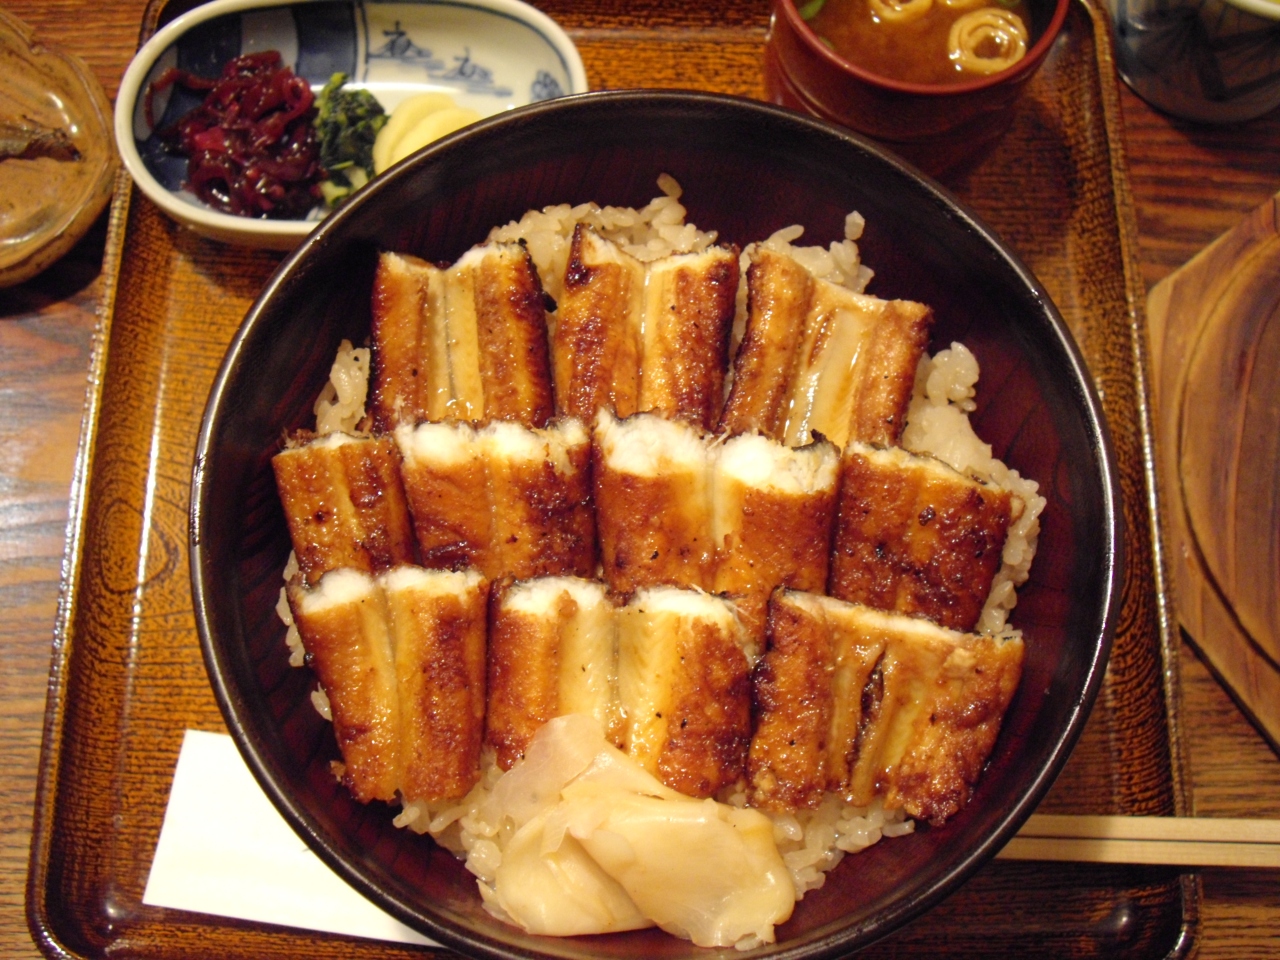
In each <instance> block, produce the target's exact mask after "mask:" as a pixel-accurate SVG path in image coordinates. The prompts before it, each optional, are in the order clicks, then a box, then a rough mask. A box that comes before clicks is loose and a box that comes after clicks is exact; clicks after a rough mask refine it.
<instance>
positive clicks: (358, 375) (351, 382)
mask: <svg viewBox="0 0 1280 960" xmlns="http://www.w3.org/2000/svg"><path fill="white" fill-rule="evenodd" d="M369 357H370V350H369V348H368V347H353V346H352V345H351V341H350V340H343V341H342V343H341V344H339V346H338V354H337V356H335V357H334V358H333V366H332V367H330V368H329V380H328V382H326V383H325V385H324V389H323V390H321V391H320V396H318V397H317V398H316V405H315V415H316V433H319V434H321V435H325V434H330V433H338V432H342V433H351V432H353V431H355V430H356V429H357V427H358V426H359V424H360V421H361V420H363V419H364V404H365V400H366V399H367V397H368V394H369Z"/></svg>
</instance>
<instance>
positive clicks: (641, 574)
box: [592, 408, 715, 593]
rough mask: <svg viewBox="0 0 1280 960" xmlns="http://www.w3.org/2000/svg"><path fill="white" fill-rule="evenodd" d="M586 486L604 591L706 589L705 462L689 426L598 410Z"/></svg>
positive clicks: (710, 561)
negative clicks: (590, 492) (672, 587)
mask: <svg viewBox="0 0 1280 960" xmlns="http://www.w3.org/2000/svg"><path fill="white" fill-rule="evenodd" d="M592 481H593V484H594V486H595V503H596V527H597V535H598V537H599V541H600V561H601V565H602V567H603V571H604V579H605V582H606V583H608V584H609V586H610V588H611V589H613V590H614V591H616V592H618V593H630V592H631V591H633V590H635V589H637V588H639V587H647V586H654V585H657V584H674V585H677V586H684V587H699V588H701V589H704V590H710V589H712V588H713V586H714V579H715V544H714V541H713V539H712V536H713V531H712V513H713V511H712V499H711V489H712V472H711V456H710V452H709V449H708V447H707V444H706V442H705V441H704V439H703V437H702V435H701V434H700V433H699V432H698V430H697V429H696V428H695V427H693V426H692V425H691V424H688V423H686V422H683V421H678V420H668V419H666V418H664V417H660V416H658V415H656V414H650V413H641V414H636V415H634V416H631V417H628V418H627V419H625V420H617V419H615V418H614V416H613V415H612V414H611V413H610V412H609V410H608V409H607V408H604V409H602V410H601V411H600V413H599V416H598V417H597V419H596V427H595V434H594V438H593V442H592Z"/></svg>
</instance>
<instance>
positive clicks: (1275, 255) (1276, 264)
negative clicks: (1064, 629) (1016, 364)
mask: <svg viewBox="0 0 1280 960" xmlns="http://www.w3.org/2000/svg"><path fill="white" fill-rule="evenodd" d="M1147 314H1148V317H1149V318H1150V334H1151V344H1152V347H1151V356H1152V369H1153V370H1154V371H1155V375H1156V379H1155V385H1156V398H1157V404H1156V409H1157V412H1158V417H1157V420H1158V435H1159V438H1160V463H1159V468H1160V471H1161V480H1162V482H1163V484H1164V492H1165V494H1166V496H1167V498H1168V499H1167V505H1168V511H1167V513H1166V517H1167V520H1168V525H1169V534H1170V537H1171V545H1172V546H1173V552H1172V567H1173V572H1174V578H1175V584H1176V588H1177V593H1176V595H1177V610H1178V617H1179V619H1180V621H1181V624H1182V627H1183V628H1184V629H1185V631H1186V632H1187V634H1188V638H1189V639H1190V640H1191V642H1192V643H1193V644H1194V645H1195V646H1196V648H1197V649H1198V650H1199V651H1200V652H1201V654H1202V655H1203V656H1204V659H1205V660H1206V661H1207V662H1208V664H1209V665H1210V667H1211V668H1212V670H1213V671H1214V673H1216V674H1217V675H1218V678H1219V679H1220V680H1221V681H1222V683H1223V684H1224V685H1225V686H1226V688H1227V690H1228V691H1229V692H1230V693H1231V694H1232V696H1233V697H1234V698H1235V699H1236V701H1237V702H1238V703H1239V704H1240V707H1241V709H1242V710H1243V711H1244V712H1245V713H1246V714H1247V715H1248V716H1249V717H1250V718H1251V719H1252V720H1253V721H1254V723H1255V724H1256V725H1257V727H1258V729H1259V730H1260V731H1261V732H1262V735H1263V736H1264V737H1265V738H1266V739H1267V741H1268V742H1269V743H1270V744H1271V746H1272V748H1273V749H1276V750H1280V390H1277V386H1276V379H1275V370H1276V368H1277V365H1278V364H1280V196H1278V197H1273V198H1272V199H1271V200H1270V201H1268V202H1267V203H1265V204H1263V205H1262V206H1261V207H1259V208H1258V209H1256V210H1255V211H1253V213H1251V214H1250V215H1249V216H1248V217H1247V218H1246V219H1245V220H1244V221H1243V222H1242V223H1241V224H1240V225H1239V226H1237V227H1236V228H1235V229H1233V230H1231V231H1230V232H1228V233H1226V234H1225V235H1223V236H1222V237H1220V238H1219V239H1218V240H1216V241H1215V242H1214V243H1212V244H1211V245H1210V246H1208V247H1207V248H1206V249H1204V250H1202V251H1201V252H1200V253H1199V254H1197V255H1196V256H1195V257H1194V258H1193V259H1192V260H1191V261H1190V262H1189V263H1187V264H1186V265H1185V266H1183V267H1181V268H1180V269H1178V270H1177V271H1175V272H1174V273H1172V274H1170V275H1169V276H1168V277H1166V278H1165V279H1164V280H1162V281H1160V282H1159V283H1158V284H1156V285H1155V286H1154V287H1153V288H1152V289H1151V293H1150V295H1149V297H1148V301H1147Z"/></svg>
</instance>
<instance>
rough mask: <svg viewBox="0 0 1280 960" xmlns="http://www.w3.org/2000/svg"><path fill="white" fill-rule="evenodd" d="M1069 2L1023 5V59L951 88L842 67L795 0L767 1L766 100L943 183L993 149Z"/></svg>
mask: <svg viewBox="0 0 1280 960" xmlns="http://www.w3.org/2000/svg"><path fill="white" fill-rule="evenodd" d="M1071 2H1072V0H1027V6H1028V7H1029V9H1030V13H1031V23H1030V24H1029V26H1028V30H1029V32H1030V42H1029V43H1028V45H1027V52H1026V55H1025V56H1024V57H1023V58H1022V59H1021V60H1019V61H1018V62H1017V63H1015V64H1014V65H1013V66H1011V67H1009V68H1008V69H1006V70H1002V71H1000V72H999V73H993V74H989V75H987V76H984V77H978V78H976V79H973V80H969V81H966V82H964V83H958V84H952V85H945V86H943V85H928V84H919V83H904V82H901V81H898V80H893V79H890V78H888V77H884V76H880V75H878V74H876V73H873V72H871V71H870V70H868V69H866V68H865V67H863V66H862V65H860V64H858V63H855V62H853V61H851V60H847V59H845V58H844V57H842V56H840V55H839V54H837V53H836V52H835V51H834V50H832V49H831V47H829V46H827V44H826V43H824V42H823V40H822V39H821V38H820V37H819V36H818V35H817V34H816V33H814V31H813V29H812V28H811V27H810V26H809V24H808V23H806V22H805V20H804V19H803V18H802V17H801V15H800V12H799V9H798V8H797V4H796V0H772V6H771V16H770V20H769V35H768V38H767V39H766V41H765V52H764V77H765V91H766V93H767V94H768V97H769V99H770V100H772V101H773V102H774V103H780V104H783V105H784V106H788V107H792V108H793V109H797V110H804V111H806V112H808V113H811V114H813V115H814V116H815V117H820V118H822V119H824V120H832V121H835V122H836V123H840V124H843V125H845V126H847V127H850V128H852V129H854V130H856V131H858V132H859V133H864V134H866V135H867V136H869V137H871V138H873V139H875V140H876V141H878V142H880V143H882V144H884V145H886V146H888V147H890V148H891V149H892V150H894V151H895V152H896V153H899V154H901V155H902V156H904V157H906V158H907V159H908V160H910V161H911V162H912V163H915V164H916V165H917V166H919V167H920V168H921V169H922V170H924V171H926V172H928V173H931V174H933V175H934V176H943V177H945V176H946V175H947V174H950V173H953V172H955V171H957V170H959V169H962V168H963V167H965V165H966V164H968V163H970V162H971V161H973V160H975V159H977V158H979V157H981V156H982V155H983V153H984V152H985V151H986V150H988V149H990V148H991V147H993V146H994V144H995V143H996V141H998V140H999V139H1000V137H1001V136H1002V135H1003V134H1004V132H1005V131H1006V130H1007V129H1008V128H1009V126H1010V124H1011V123H1012V121H1013V116H1014V110H1015V108H1016V106H1017V103H1018V100H1019V98H1020V97H1021V96H1022V92H1023V90H1024V89H1025V88H1026V86H1027V84H1028V83H1030V82H1031V78H1032V77H1033V76H1035V74H1036V71H1037V70H1039V69H1040V67H1041V66H1042V65H1043V63H1044V60H1045V57H1046V56H1048V53H1049V50H1050V48H1051V47H1052V46H1053V44H1054V41H1056V40H1057V38H1058V34H1059V33H1060V32H1061V30H1062V24H1063V22H1064V21H1065V20H1066V17H1067V9H1068V8H1069V7H1070V5H1071Z"/></svg>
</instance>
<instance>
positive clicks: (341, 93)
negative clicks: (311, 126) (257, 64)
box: [315, 73, 387, 207]
mask: <svg viewBox="0 0 1280 960" xmlns="http://www.w3.org/2000/svg"><path fill="white" fill-rule="evenodd" d="M346 83H347V75H346V74H345V73H335V74H334V75H333V76H332V77H330V78H329V82H328V83H326V84H325V86H324V89H323V90H321V91H320V95H319V96H318V97H316V110H317V113H316V120H315V124H316V133H317V134H318V136H319V138H320V165H321V166H322V167H324V169H325V171H326V172H327V173H328V175H329V179H328V180H327V181H325V182H324V183H322V184H321V185H320V189H321V190H322V191H323V193H324V197H325V202H326V203H327V204H328V205H329V206H331V207H333V206H337V205H338V204H340V203H341V202H342V201H343V200H345V199H346V198H347V197H348V196H350V195H351V194H352V193H353V192H354V191H356V190H359V189H360V188H361V187H363V186H364V185H365V184H366V183H368V182H369V178H370V177H372V176H373V141H374V140H376V139H377V136H378V131H379V130H381V129H382V126H383V124H385V123H386V122H387V112H386V111H385V110H384V109H382V104H380V103H379V102H378V101H377V98H376V97H374V96H373V94H371V93H370V92H369V91H368V90H350V89H348V88H347V86H346Z"/></svg>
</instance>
